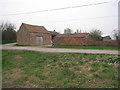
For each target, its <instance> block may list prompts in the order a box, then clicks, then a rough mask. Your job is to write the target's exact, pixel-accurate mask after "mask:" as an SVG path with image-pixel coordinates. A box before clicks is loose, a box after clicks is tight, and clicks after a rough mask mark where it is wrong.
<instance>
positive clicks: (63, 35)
mask: <svg viewBox="0 0 120 90" xmlns="http://www.w3.org/2000/svg"><path fill="white" fill-rule="evenodd" d="M87 35H89V33H75V34H59V35H57V37H81V38H85V37H86V36H87Z"/></svg>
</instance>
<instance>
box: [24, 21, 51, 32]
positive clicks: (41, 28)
mask: <svg viewBox="0 0 120 90" xmlns="http://www.w3.org/2000/svg"><path fill="white" fill-rule="evenodd" d="M22 25H24V26H25V28H26V29H27V30H28V31H29V32H34V33H49V32H48V31H47V30H46V28H45V27H44V26H36V25H30V24H25V23H23V24H22Z"/></svg>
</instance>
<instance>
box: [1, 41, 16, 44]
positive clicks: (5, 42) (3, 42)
mask: <svg viewBox="0 0 120 90" xmlns="http://www.w3.org/2000/svg"><path fill="white" fill-rule="evenodd" d="M15 42H16V41H2V44H7V43H15Z"/></svg>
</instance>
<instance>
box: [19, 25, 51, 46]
mask: <svg viewBox="0 0 120 90" xmlns="http://www.w3.org/2000/svg"><path fill="white" fill-rule="evenodd" d="M17 44H18V45H39V46H42V45H48V44H51V35H50V32H49V31H47V30H46V28H45V27H44V26H36V25H30V24H25V23H22V25H21V26H20V28H19V30H18V31H17Z"/></svg>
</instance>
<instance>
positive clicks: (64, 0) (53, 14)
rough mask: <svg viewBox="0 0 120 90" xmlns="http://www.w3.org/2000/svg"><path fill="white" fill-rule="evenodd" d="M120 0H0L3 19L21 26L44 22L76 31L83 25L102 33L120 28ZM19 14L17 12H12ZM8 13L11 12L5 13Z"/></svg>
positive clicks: (0, 17) (83, 27) (48, 25)
mask: <svg viewBox="0 0 120 90" xmlns="http://www.w3.org/2000/svg"><path fill="white" fill-rule="evenodd" d="M118 1H119V0H0V12H2V13H0V21H1V22H3V21H4V22H6V21H9V22H11V23H13V24H15V25H16V27H17V29H16V31H17V30H18V29H19V27H20V25H21V24H22V23H27V24H32V25H39V26H44V27H45V28H46V29H47V30H50V31H53V30H56V31H58V32H60V33H63V31H64V29H65V28H70V29H72V30H73V32H75V31H76V29H81V31H82V32H85V31H86V32H89V31H90V30H91V29H93V28H96V29H100V30H101V31H102V32H103V35H110V34H111V32H112V30H114V29H118ZM101 2H108V3H104V4H98V5H91V6H83V7H78V8H69V9H61V10H56V11H46V12H37V13H30V14H19V13H28V12H35V11H42V10H51V9H57V8H64V7H71V6H81V5H87V4H96V3H101ZM10 14H16V15H10ZM5 15H8V16H5Z"/></svg>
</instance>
